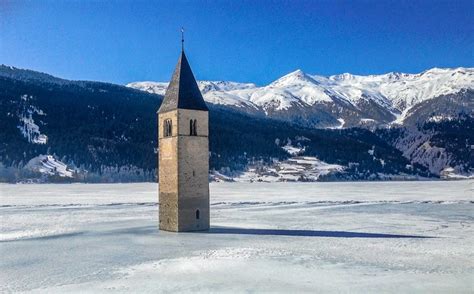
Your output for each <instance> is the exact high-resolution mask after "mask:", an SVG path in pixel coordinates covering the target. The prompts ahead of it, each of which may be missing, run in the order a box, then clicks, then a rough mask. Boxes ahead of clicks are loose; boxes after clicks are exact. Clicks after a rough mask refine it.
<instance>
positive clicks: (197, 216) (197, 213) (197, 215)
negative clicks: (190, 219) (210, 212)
mask: <svg viewBox="0 0 474 294" xmlns="http://www.w3.org/2000/svg"><path fill="white" fill-rule="evenodd" d="M196 219H199V209H197V210H196Z"/></svg>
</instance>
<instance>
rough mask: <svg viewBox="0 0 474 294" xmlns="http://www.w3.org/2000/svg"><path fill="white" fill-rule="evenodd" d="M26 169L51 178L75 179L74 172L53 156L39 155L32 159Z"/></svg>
mask: <svg viewBox="0 0 474 294" xmlns="http://www.w3.org/2000/svg"><path fill="white" fill-rule="evenodd" d="M25 168H26V169H28V170H31V171H34V172H39V173H41V174H44V175H49V176H54V175H57V176H60V177H66V178H72V177H73V171H72V170H71V169H69V168H68V167H67V165H66V164H64V163H63V162H61V161H59V160H57V159H56V158H54V157H53V156H52V155H39V156H36V157H34V158H32V159H31V160H30V161H28V163H27V164H26V166H25Z"/></svg>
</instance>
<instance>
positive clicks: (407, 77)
mask: <svg viewBox="0 0 474 294" xmlns="http://www.w3.org/2000/svg"><path fill="white" fill-rule="evenodd" d="M127 86H129V87H133V88H136V89H140V90H144V91H148V92H152V93H157V94H161V95H163V94H164V92H165V90H166V84H165V83H154V82H136V83H130V84H128V85H127ZM199 87H200V89H201V91H202V93H203V95H204V98H205V100H206V101H207V102H210V103H213V104H223V105H229V106H236V107H239V108H245V107H249V108H252V109H260V110H261V111H262V112H263V113H265V114H266V115H270V114H272V115H275V116H278V112H279V111H289V110H291V109H295V110H294V115H296V116H297V115H301V114H302V113H303V114H305V115H308V114H307V109H314V108H315V107H316V108H317V107H326V108H323V109H324V110H325V111H329V112H331V113H332V114H333V115H336V116H337V115H339V117H335V118H334V121H337V120H340V119H342V120H346V121H347V117H344V116H349V117H351V116H353V115H354V113H357V115H358V116H360V117H358V122H357V124H360V125H364V124H367V122H368V121H370V120H371V121H373V122H374V123H387V122H398V123H403V120H404V119H405V117H406V115H407V113H408V112H409V110H410V109H411V108H412V107H413V106H415V105H417V104H419V103H421V102H424V101H427V100H430V99H433V98H436V97H439V96H441V95H447V94H455V93H458V92H460V91H461V90H463V89H474V69H473V68H462V67H459V68H453V69H448V68H446V69H441V68H433V69H430V70H427V71H424V72H422V73H419V74H406V73H394V72H392V73H388V74H382V75H369V76H358V75H352V74H349V73H345V74H341V75H334V76H329V77H325V76H319V75H309V74H306V73H304V72H303V71H301V70H296V71H294V72H292V73H289V74H287V75H285V76H283V77H281V78H279V79H278V80H276V81H274V82H272V83H270V84H269V85H266V86H262V87H257V86H255V85H254V84H242V83H235V82H206V81H202V82H199ZM318 105H319V106H318ZM328 105H329V106H328ZM335 106H337V107H335ZM327 107H330V108H327ZM341 108H347V109H348V110H350V111H349V112H344V111H341ZM374 109H379V110H377V112H378V113H373V112H374ZM380 111H381V112H382V113H380ZM309 115H311V113H310V114H309ZM364 116H365V117H364ZM286 118H288V119H291V118H292V116H289V117H286ZM351 125H354V122H352V124H351V123H348V124H347V126H346V127H350V126H351ZM330 127H337V125H336V124H334V125H332V126H330Z"/></svg>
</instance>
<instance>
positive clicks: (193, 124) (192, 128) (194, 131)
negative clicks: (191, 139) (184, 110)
mask: <svg viewBox="0 0 474 294" xmlns="http://www.w3.org/2000/svg"><path fill="white" fill-rule="evenodd" d="M196 124H197V121H196V120H195V119H191V120H189V135H190V136H197V128H196Z"/></svg>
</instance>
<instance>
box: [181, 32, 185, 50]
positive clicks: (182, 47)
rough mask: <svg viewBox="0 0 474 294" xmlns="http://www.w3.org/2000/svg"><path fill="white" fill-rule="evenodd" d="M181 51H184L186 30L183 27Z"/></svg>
mask: <svg viewBox="0 0 474 294" xmlns="http://www.w3.org/2000/svg"><path fill="white" fill-rule="evenodd" d="M181 51H184V28H183V27H181Z"/></svg>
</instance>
